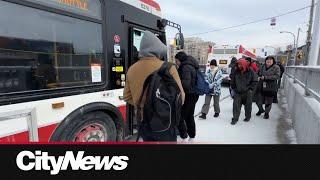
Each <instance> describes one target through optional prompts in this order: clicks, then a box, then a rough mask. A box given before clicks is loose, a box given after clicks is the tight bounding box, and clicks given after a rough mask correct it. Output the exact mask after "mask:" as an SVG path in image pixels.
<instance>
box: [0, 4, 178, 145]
mask: <svg viewBox="0 0 320 180" xmlns="http://www.w3.org/2000/svg"><path fill="white" fill-rule="evenodd" d="M167 22H168V21H164V20H163V19H162V18H161V9H160V6H159V4H158V3H156V2H155V1H153V0H71V1H70V0H0V24H1V26H0V143H8V142H15V143H20V142H51V141H54V142H61V141H68V142H70V141H72V142H105V141H121V140H123V139H124V138H126V137H129V136H130V135H132V134H133V131H134V128H136V127H135V124H136V123H135V122H134V117H133V114H134V113H133V108H132V107H131V106H129V105H127V104H126V103H125V102H124V101H123V100H122V95H123V87H124V86H125V80H126V75H125V74H126V71H127V70H128V68H129V67H130V65H131V64H133V63H134V62H135V61H136V60H137V57H136V55H137V53H138V52H137V50H138V49H139V44H140V42H139V41H141V36H142V35H143V31H145V30H149V31H151V32H154V33H155V34H157V35H158V37H159V38H160V39H161V40H162V41H163V42H164V43H165V39H166V37H165V26H166V25H167V24H165V23H167ZM180 32H181V28H180Z"/></svg>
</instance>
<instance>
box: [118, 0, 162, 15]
mask: <svg viewBox="0 0 320 180" xmlns="http://www.w3.org/2000/svg"><path fill="white" fill-rule="evenodd" d="M121 1H122V2H125V3H127V4H130V5H132V6H134V7H136V8H138V9H141V10H143V11H146V12H149V13H151V14H154V15H156V16H159V17H161V16H162V15H161V8H160V5H159V3H157V2H156V1H153V0H121Z"/></svg>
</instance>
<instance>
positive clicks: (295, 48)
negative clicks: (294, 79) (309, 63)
mask: <svg viewBox="0 0 320 180" xmlns="http://www.w3.org/2000/svg"><path fill="white" fill-rule="evenodd" d="M280 33H288V34H291V35H292V36H293V51H294V52H296V51H297V47H296V35H294V33H292V32H289V31H280ZM292 53H293V52H292ZM293 54H295V53H293ZM293 61H294V62H296V56H295V55H294V57H293ZM287 64H288V63H287Z"/></svg>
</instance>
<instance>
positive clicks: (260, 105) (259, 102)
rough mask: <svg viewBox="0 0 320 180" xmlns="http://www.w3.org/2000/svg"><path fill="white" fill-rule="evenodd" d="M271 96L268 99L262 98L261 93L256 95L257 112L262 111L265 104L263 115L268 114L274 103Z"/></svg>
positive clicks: (266, 97)
mask: <svg viewBox="0 0 320 180" xmlns="http://www.w3.org/2000/svg"><path fill="white" fill-rule="evenodd" d="M274 98H275V97H273V96H271V97H268V96H264V95H263V94H262V93H257V102H256V103H257V106H258V108H259V111H263V104H265V113H266V114H269V113H270V111H271V108H272V103H273V101H274Z"/></svg>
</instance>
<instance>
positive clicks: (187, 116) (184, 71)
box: [175, 52, 199, 141]
mask: <svg viewBox="0 0 320 180" xmlns="http://www.w3.org/2000/svg"><path fill="white" fill-rule="evenodd" d="M175 59H176V63H177V65H178V66H179V68H178V73H179V76H180V79H181V83H182V86H183V89H184V91H185V93H186V97H185V102H184V105H183V106H182V112H181V120H180V121H182V123H183V121H184V122H185V123H186V128H187V134H188V135H189V138H190V139H189V140H190V141H193V139H194V138H195V136H196V124H195V121H194V110H195V107H196V103H197V101H198V99H199V95H198V94H196V90H195V85H196V80H197V71H198V69H199V63H198V62H197V60H196V59H195V58H193V57H192V56H188V55H187V54H186V53H185V52H179V53H177V54H176V56H175ZM180 124H181V123H180ZM179 131H180V136H181V137H182V138H187V137H186V134H185V135H183V134H181V133H184V131H183V124H182V125H181V126H180V127H179Z"/></svg>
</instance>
